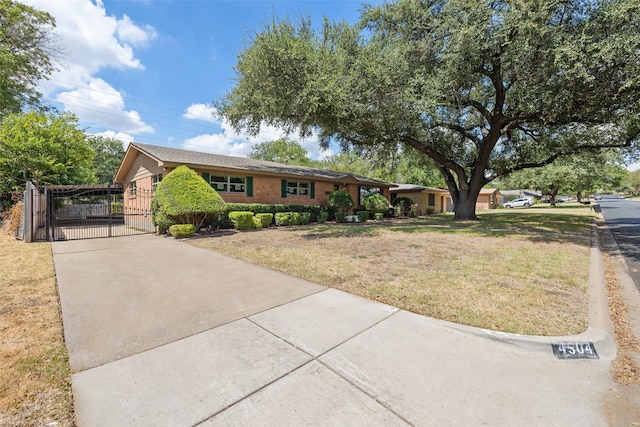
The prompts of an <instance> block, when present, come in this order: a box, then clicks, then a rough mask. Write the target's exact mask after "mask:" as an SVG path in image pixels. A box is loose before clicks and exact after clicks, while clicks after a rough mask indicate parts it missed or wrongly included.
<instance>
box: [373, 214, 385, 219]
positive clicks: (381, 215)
mask: <svg viewBox="0 0 640 427" xmlns="http://www.w3.org/2000/svg"><path fill="white" fill-rule="evenodd" d="M373 216H374V217H375V219H376V221H382V218H384V214H383V213H380V212H376V213H375V214H373Z"/></svg>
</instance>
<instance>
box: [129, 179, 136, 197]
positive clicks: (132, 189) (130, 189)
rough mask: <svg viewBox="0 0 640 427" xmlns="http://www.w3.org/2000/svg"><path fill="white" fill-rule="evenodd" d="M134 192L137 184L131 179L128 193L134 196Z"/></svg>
mask: <svg viewBox="0 0 640 427" xmlns="http://www.w3.org/2000/svg"><path fill="white" fill-rule="evenodd" d="M136 194H138V184H137V182H136V181H131V182H130V183H129V195H130V196H135V195H136Z"/></svg>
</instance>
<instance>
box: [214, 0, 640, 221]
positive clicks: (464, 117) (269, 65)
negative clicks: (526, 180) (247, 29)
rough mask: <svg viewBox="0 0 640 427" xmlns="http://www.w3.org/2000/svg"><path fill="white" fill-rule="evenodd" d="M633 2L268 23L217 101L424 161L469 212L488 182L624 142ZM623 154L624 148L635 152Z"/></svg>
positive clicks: (259, 118) (228, 110)
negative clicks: (352, 21) (405, 150)
mask: <svg viewBox="0 0 640 427" xmlns="http://www.w3.org/2000/svg"><path fill="white" fill-rule="evenodd" d="M638 16H640V5H639V3H638V1H637V0H600V1H596V0H567V1H561V2H559V1H556V0H539V1H527V0H515V1H499V0H498V1H492V2H478V1H476V0H399V1H396V2H389V3H385V4H384V5H382V6H378V7H371V6H365V7H364V9H363V12H362V19H361V22H360V24H358V25H349V24H347V23H344V22H329V21H328V20H325V21H324V23H323V25H322V26H321V28H314V27H313V26H312V25H311V23H310V22H309V20H302V21H301V22H299V23H297V24H293V23H291V22H289V21H286V20H284V21H273V22H271V23H269V24H267V25H266V26H265V27H264V28H263V29H262V30H261V31H259V32H256V33H254V34H253V35H252V36H251V38H250V39H249V41H248V43H247V45H246V47H245V48H244V50H243V51H242V52H241V53H240V54H239V56H238V63H237V66H236V73H237V77H238V79H237V84H236V86H235V87H234V88H233V89H232V90H231V92H229V93H228V94H227V95H226V96H225V97H224V98H222V99H221V100H219V101H218V102H217V105H216V106H217V109H218V111H219V113H220V114H221V116H223V117H225V118H226V119H227V120H228V121H229V122H230V123H231V124H232V126H233V127H234V128H236V129H238V130H239V129H245V130H249V131H250V132H254V133H257V132H258V131H259V129H260V126H261V125H263V124H269V125H275V126H280V127H283V128H285V129H287V130H289V131H291V132H296V131H297V132H299V133H300V134H301V135H309V134H311V133H312V132H317V133H318V134H319V136H320V138H321V144H322V145H323V146H325V147H326V146H328V145H329V144H330V143H331V142H333V141H337V142H339V143H340V144H341V145H342V146H343V147H345V148H348V147H350V146H353V147H357V148H358V149H360V150H364V151H367V152H369V153H371V154H372V155H377V156H380V157H382V158H384V157H391V156H393V155H397V153H398V150H399V147H400V146H408V147H412V148H413V149H415V150H416V151H417V152H419V153H422V154H423V155H426V156H428V157H430V158H431V159H432V160H433V162H434V163H435V165H436V167H437V168H438V170H439V171H440V173H441V174H442V177H443V179H444V181H445V182H446V185H447V187H448V188H449V191H450V192H451V195H452V198H453V201H454V204H455V218H456V219H475V218H476V215H475V204H476V201H477V197H478V195H479V192H480V190H481V188H482V187H483V186H485V185H486V184H488V183H489V182H491V181H492V180H494V179H495V178H497V177H501V176H505V175H508V174H510V173H512V172H515V171H518V170H523V169H527V168H532V167H540V166H544V165H546V164H550V163H552V162H553V161H554V160H555V159H557V158H559V157H562V156H565V155H571V154H573V153H577V152H580V151H583V150H594V149H596V150H597V149H600V148H603V147H626V148H628V149H637V146H638V142H639V141H638V139H639V137H638V135H639V133H640V119H639V111H640V102H639V101H638V89H639V87H640V55H638V52H640V38H638V37H637V34H639V33H640V20H638V19H637V17H638ZM636 153H637V152H636Z"/></svg>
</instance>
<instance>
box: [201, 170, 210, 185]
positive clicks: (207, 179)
mask: <svg viewBox="0 0 640 427" xmlns="http://www.w3.org/2000/svg"><path fill="white" fill-rule="evenodd" d="M202 179H204V180H205V181H207V184H211V174H210V173H209V172H202Z"/></svg>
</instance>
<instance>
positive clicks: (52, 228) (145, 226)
mask: <svg viewBox="0 0 640 427" xmlns="http://www.w3.org/2000/svg"><path fill="white" fill-rule="evenodd" d="M29 184H30V183H29ZM29 184H28V185H27V189H26V191H25V225H24V236H25V241H27V242H29V241H53V240H77V239H94V238H100V237H116V236H129V235H134V234H145V233H153V232H154V231H155V227H154V226H153V223H152V221H151V211H150V206H151V205H150V203H151V194H150V192H146V191H143V190H140V189H138V190H137V192H136V194H135V197H126V198H125V189H124V187H123V186H119V185H107V186H91V185H58V186H44V187H41V188H37V187H35V186H33V184H30V185H29Z"/></svg>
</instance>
